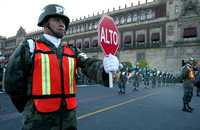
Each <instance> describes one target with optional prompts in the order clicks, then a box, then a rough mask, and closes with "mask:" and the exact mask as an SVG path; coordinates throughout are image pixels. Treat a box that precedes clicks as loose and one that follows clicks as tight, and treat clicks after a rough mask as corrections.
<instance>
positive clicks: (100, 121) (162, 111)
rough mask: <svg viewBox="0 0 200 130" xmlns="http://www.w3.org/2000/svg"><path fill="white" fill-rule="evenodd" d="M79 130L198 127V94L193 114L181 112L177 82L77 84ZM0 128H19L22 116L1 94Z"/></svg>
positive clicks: (185, 129)
mask: <svg viewBox="0 0 200 130" xmlns="http://www.w3.org/2000/svg"><path fill="white" fill-rule="evenodd" d="M77 91H78V109H77V119H78V130H92V129H95V130H200V124H199V118H200V109H199V108H200V101H199V100H200V97H197V96H196V93H195V92H196V91H194V96H193V98H192V102H191V106H192V107H193V108H194V111H193V112H192V113H187V112H183V111H182V110H181V109H182V95H183V90H182V87H181V85H180V84H177V85H176V86H175V85H170V86H168V87H162V88H149V89H145V88H143V87H140V89H139V90H138V91H132V87H130V85H128V87H127V91H126V94H125V95H119V94H118V93H117V91H118V89H117V88H116V87H114V88H105V87H102V86H99V85H93V86H88V87H85V86H84V87H78V90H77ZM0 104H1V111H0V129H1V130H20V128H21V125H22V116H21V114H19V113H17V112H16V110H15V108H14V107H13V105H12V104H11V102H10V100H9V98H8V96H7V95H6V94H5V93H0Z"/></svg>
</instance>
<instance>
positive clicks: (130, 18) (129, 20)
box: [127, 14, 132, 23]
mask: <svg viewBox="0 0 200 130" xmlns="http://www.w3.org/2000/svg"><path fill="white" fill-rule="evenodd" d="M131 22H132V16H131V14H129V15H128V16H127V23H131Z"/></svg>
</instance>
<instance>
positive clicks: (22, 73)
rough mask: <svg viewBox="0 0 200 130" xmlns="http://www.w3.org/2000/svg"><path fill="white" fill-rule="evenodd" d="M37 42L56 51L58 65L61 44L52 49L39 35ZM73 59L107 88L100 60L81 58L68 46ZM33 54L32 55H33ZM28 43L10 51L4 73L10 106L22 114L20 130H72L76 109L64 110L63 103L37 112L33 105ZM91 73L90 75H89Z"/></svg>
mask: <svg viewBox="0 0 200 130" xmlns="http://www.w3.org/2000/svg"><path fill="white" fill-rule="evenodd" d="M39 41H41V42H43V43H45V44H46V45H47V46H48V47H49V48H51V50H52V51H54V52H56V54H57V56H58V59H59V60H60V62H59V63H61V58H62V52H63V51H62V50H63V46H64V45H60V46H59V47H58V48H56V47H55V46H54V45H53V44H52V43H51V42H49V41H48V40H47V39H45V37H44V36H42V37H41V38H40V39H39ZM71 48H72V49H73V50H74V52H75V58H77V60H78V62H77V67H80V68H82V72H83V73H84V74H85V75H87V76H88V77H89V78H91V79H93V80H95V81H96V82H98V83H100V84H104V85H105V86H108V74H106V73H105V72H104V69H103V64H102V61H101V60H97V59H93V58H85V57H83V56H82V55H80V52H79V51H78V50H77V49H76V48H74V47H71ZM33 54H34V53H33ZM33 54H32V53H31V52H30V48H29V44H28V42H27V40H25V41H24V42H23V43H22V44H20V45H19V46H18V47H17V49H16V50H15V51H14V53H13V55H12V56H11V57H10V59H9V63H8V66H7V69H6V73H5V82H4V83H5V89H6V92H7V93H8V94H9V96H10V98H11V100H12V102H13V104H14V105H15V106H16V108H17V109H18V111H19V112H23V124H24V125H23V128H22V129H23V130H76V129H77V128H76V127H77V121H76V110H66V109H64V108H65V105H66V104H65V102H62V105H61V108H60V109H59V110H58V111H56V112H52V113H39V112H37V111H36V108H35V106H34V105H33V103H32V102H33V99H32V97H31V94H32V92H31V89H32V77H33V56H34V55H33ZM91 72H93V73H91Z"/></svg>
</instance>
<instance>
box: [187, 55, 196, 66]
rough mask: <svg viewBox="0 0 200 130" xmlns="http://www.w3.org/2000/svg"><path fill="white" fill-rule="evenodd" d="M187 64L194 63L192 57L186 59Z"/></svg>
mask: <svg viewBox="0 0 200 130" xmlns="http://www.w3.org/2000/svg"><path fill="white" fill-rule="evenodd" d="M188 64H190V65H194V64H195V60H194V58H193V57H190V58H189V59H188Z"/></svg>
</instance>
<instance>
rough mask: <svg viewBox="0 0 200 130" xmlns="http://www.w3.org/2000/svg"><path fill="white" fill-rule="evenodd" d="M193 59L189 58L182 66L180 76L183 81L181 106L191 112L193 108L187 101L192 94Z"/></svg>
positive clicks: (193, 77)
mask: <svg viewBox="0 0 200 130" xmlns="http://www.w3.org/2000/svg"><path fill="white" fill-rule="evenodd" d="M193 67H194V59H193V58H190V59H189V60H188V62H187V63H186V64H185V65H184V66H183V67H182V70H181V77H182V81H183V89H184V95H183V108H182V110H183V111H185V112H192V110H193V108H192V107H190V105H189V103H190V102H191V99H192V96H193V87H194V80H195V76H194V69H193Z"/></svg>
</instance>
